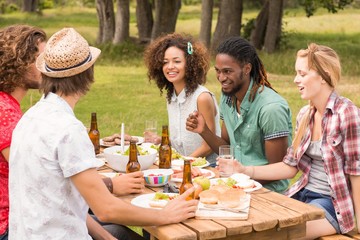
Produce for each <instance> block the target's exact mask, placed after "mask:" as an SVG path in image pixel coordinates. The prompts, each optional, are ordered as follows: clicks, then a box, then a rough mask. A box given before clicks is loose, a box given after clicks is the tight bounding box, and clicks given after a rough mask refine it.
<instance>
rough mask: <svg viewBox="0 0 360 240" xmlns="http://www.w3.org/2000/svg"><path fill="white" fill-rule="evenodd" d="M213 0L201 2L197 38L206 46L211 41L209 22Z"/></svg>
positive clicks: (210, 20)
mask: <svg viewBox="0 0 360 240" xmlns="http://www.w3.org/2000/svg"><path fill="white" fill-rule="evenodd" d="M213 6H214V0H203V1H202V4H201V26H200V34H199V39H200V41H202V42H203V43H204V44H205V45H206V46H207V47H208V48H209V47H210V42H211V23H212V12H213Z"/></svg>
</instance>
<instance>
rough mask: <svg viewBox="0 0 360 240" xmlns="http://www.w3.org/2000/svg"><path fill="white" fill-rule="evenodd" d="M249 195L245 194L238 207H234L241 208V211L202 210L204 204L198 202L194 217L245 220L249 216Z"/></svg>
mask: <svg viewBox="0 0 360 240" xmlns="http://www.w3.org/2000/svg"><path fill="white" fill-rule="evenodd" d="M250 200H251V195H250V194H246V198H245V200H244V199H243V200H242V201H241V204H240V206H239V207H237V208H235V209H241V210H243V211H242V212H239V213H234V212H229V211H222V210H204V209H203V208H204V204H202V203H201V202H200V203H199V204H198V209H197V210H196V212H195V218H196V219H223V220H247V219H248V217H249V210H250Z"/></svg>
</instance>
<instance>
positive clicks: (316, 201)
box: [219, 43, 360, 239]
mask: <svg viewBox="0 0 360 240" xmlns="http://www.w3.org/2000/svg"><path fill="white" fill-rule="evenodd" d="M295 70H296V77H295V79H294V82H295V84H296V85H297V87H298V89H299V93H300V96H301V98H302V99H305V100H308V101H309V105H307V106H305V107H303V108H302V109H301V110H300V112H299V114H298V116H297V128H296V135H295V139H294V142H293V145H292V146H291V147H290V148H289V149H288V152H287V155H286V156H285V157H284V159H283V161H282V162H279V163H275V164H271V165H267V166H259V167H253V166H246V167H245V166H242V165H241V164H239V163H238V162H234V165H235V166H236V167H235V168H236V169H237V171H238V172H244V173H245V174H248V175H249V176H251V177H252V178H255V179H266V180H275V179H287V178H293V177H294V176H295V175H296V174H297V173H298V172H299V171H301V172H302V175H301V177H300V178H299V180H298V181H297V182H296V183H295V184H294V185H293V186H292V187H290V189H289V190H288V191H287V192H286V194H287V195H288V196H292V197H293V198H295V199H298V200H300V201H303V202H306V203H309V204H312V205H315V206H317V207H320V208H322V209H323V210H324V211H325V218H324V219H320V220H315V221H310V222H307V226H306V237H305V238H304V239H314V238H317V237H320V236H324V235H330V234H334V233H336V232H337V233H346V232H349V231H351V230H352V229H354V228H355V227H357V229H358V231H359V229H360V191H359V189H360V121H359V119H360V110H359V108H358V107H356V106H355V105H354V104H353V103H352V102H351V101H350V100H349V99H347V98H345V97H342V96H339V95H338V94H337V93H336V91H335V87H336V85H337V83H338V81H339V80H340V76H341V66H340V61H339V57H338V55H337V54H336V52H335V51H334V50H333V49H331V48H329V47H327V46H322V45H317V44H315V43H312V44H310V45H309V47H308V48H307V49H303V50H300V51H298V53H297V58H296V63H295ZM219 165H220V167H221V165H222V159H219ZM355 216H356V219H357V222H356V220H355Z"/></svg>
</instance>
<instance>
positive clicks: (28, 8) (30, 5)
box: [23, 0, 38, 12]
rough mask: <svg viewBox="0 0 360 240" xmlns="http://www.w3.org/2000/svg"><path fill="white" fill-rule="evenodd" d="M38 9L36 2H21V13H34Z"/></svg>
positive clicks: (28, 0) (24, 0)
mask: <svg viewBox="0 0 360 240" xmlns="http://www.w3.org/2000/svg"><path fill="white" fill-rule="evenodd" d="M37 8H38V0H23V12H35V11H36V10H37Z"/></svg>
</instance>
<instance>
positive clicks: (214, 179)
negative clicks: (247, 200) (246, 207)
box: [210, 178, 262, 193]
mask: <svg viewBox="0 0 360 240" xmlns="http://www.w3.org/2000/svg"><path fill="white" fill-rule="evenodd" d="M218 179H220V178H213V179H210V183H211V185H217V180H218ZM221 179H222V180H224V181H225V182H226V180H227V178H221ZM254 184H255V187H253V188H248V189H243V190H244V192H247V193H248V192H253V191H256V190H259V189H260V188H262V185H261V183H259V182H257V181H255V180H254ZM235 185H236V184H235Z"/></svg>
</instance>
